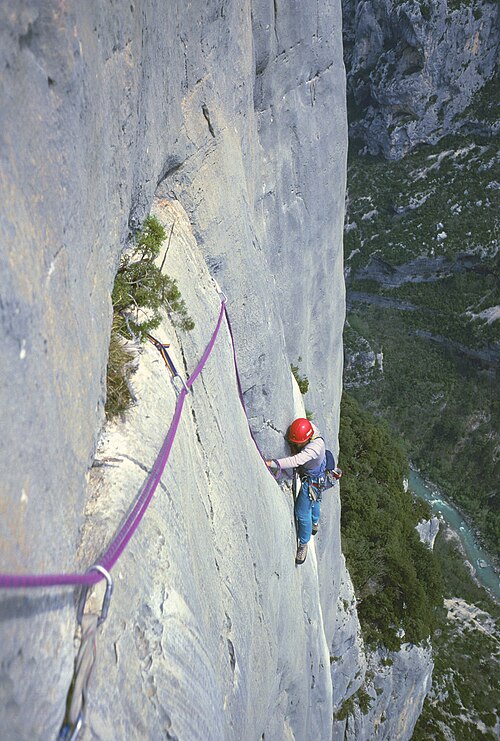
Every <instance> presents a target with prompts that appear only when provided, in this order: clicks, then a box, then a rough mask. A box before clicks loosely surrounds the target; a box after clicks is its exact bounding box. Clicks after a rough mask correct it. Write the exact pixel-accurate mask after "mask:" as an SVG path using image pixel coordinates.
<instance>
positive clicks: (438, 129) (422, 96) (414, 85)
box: [342, 0, 499, 159]
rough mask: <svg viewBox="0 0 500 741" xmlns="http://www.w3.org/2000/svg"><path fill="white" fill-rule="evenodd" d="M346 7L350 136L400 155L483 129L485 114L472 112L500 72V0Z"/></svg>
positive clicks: (373, 2) (352, 0) (385, 1)
mask: <svg viewBox="0 0 500 741" xmlns="http://www.w3.org/2000/svg"><path fill="white" fill-rule="evenodd" d="M342 5H343V15H344V42H345V47H346V65H347V70H348V90H349V95H350V99H351V114H352V120H351V125H350V135H351V137H352V138H353V139H357V140H360V141H361V142H363V143H364V145H365V148H366V151H367V152H368V153H370V154H378V153H381V154H383V155H384V156H385V157H388V158H389V159H399V158H400V157H402V156H404V154H405V153H406V152H408V151H409V150H411V149H412V148H413V147H414V146H415V145H416V144H419V143H420V142H430V143H436V142H437V141H438V140H439V139H440V138H441V137H443V136H445V135H447V134H450V133H453V132H457V131H459V130H461V129H463V128H465V129H467V128H469V129H470V128H474V129H477V127H481V125H482V124H481V121H482V119H481V116H482V111H481V110H467V109H468V107H469V106H470V104H471V102H472V98H473V96H474V94H475V93H476V92H477V91H478V90H480V89H481V88H482V87H483V86H484V85H485V83H486V82H487V81H488V80H490V79H491V78H492V76H493V75H494V73H495V68H496V63H497V59H498V38H499V37H498V4H497V3H493V2H478V3H474V4H470V3H469V4H467V3H463V4H460V5H459V7H450V5H451V3H450V2H448V0H439V1H438V2H428V3H427V2H416V1H415V0H404V2H399V0H398V2H395V1H394V0H367V1H366V2H365V1H363V2H357V0H343V3H342ZM493 96H494V93H493Z"/></svg>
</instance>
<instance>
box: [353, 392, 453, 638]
mask: <svg viewBox="0 0 500 741" xmlns="http://www.w3.org/2000/svg"><path fill="white" fill-rule="evenodd" d="M340 451H341V453H340V461H339V462H340V465H341V467H342V468H343V469H344V476H343V478H342V488H341V495H342V520H341V528H342V549H343V552H344V554H345V557H346V560H347V565H348V568H349V572H350V574H351V577H352V580H353V583H354V587H355V590H356V595H357V597H358V600H359V602H358V615H359V617H360V621H361V625H362V628H363V632H364V635H365V637H366V639H367V640H368V642H370V643H373V644H379V643H380V644H382V645H385V646H386V647H387V648H390V649H393V650H397V649H398V648H399V646H400V643H401V638H400V637H399V635H398V631H399V630H400V629H401V628H402V629H403V630H404V633H405V640H406V641H410V642H413V643H418V642H419V641H422V640H423V639H424V638H426V637H427V636H429V635H430V633H431V631H432V629H433V626H434V620H435V612H436V607H437V606H439V605H440V604H441V589H442V584H441V576H440V572H439V569H438V567H437V564H436V561H435V558H434V556H433V554H432V552H431V551H429V549H428V548H426V546H425V545H424V544H423V543H421V542H420V539H419V536H418V533H417V532H416V530H415V525H416V524H417V522H418V516H417V513H416V512H415V509H414V506H413V502H412V499H411V496H410V495H409V494H408V493H405V491H404V489H403V479H404V478H405V477H406V475H407V462H406V458H405V454H404V451H403V449H402V448H401V446H400V445H398V444H397V443H396V441H395V439H394V438H393V436H392V435H391V433H390V431H389V429H388V427H387V426H386V425H385V424H383V423H381V422H378V421H377V420H375V418H374V417H373V416H372V415H370V414H368V413H367V412H364V411H362V410H361V408H360V407H359V405H358V404H357V403H356V401H355V400H354V399H353V398H352V397H351V396H349V395H348V394H344V396H343V398H342V406H341V425H340Z"/></svg>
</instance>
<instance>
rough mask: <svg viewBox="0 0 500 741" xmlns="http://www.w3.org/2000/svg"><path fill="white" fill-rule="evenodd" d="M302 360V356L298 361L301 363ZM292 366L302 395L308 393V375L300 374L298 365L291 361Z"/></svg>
mask: <svg viewBox="0 0 500 741" xmlns="http://www.w3.org/2000/svg"><path fill="white" fill-rule="evenodd" d="M301 360H302V358H299V360H298V362H299V363H300V361H301ZM290 368H291V369H292V373H293V377H294V378H295V380H296V381H297V385H298V387H299V391H300V393H301V394H302V395H304V394H307V392H308V391H309V379H308V378H307V376H301V375H300V373H299V366H298V365H294V364H293V363H290Z"/></svg>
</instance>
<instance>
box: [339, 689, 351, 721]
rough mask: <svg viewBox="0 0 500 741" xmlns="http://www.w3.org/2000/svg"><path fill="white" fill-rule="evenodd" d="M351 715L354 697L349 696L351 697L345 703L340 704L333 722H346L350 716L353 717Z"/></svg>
mask: <svg viewBox="0 0 500 741" xmlns="http://www.w3.org/2000/svg"><path fill="white" fill-rule="evenodd" d="M353 713H354V695H351V697H349V698H348V699H347V700H346V701H345V702H343V703H342V706H341V707H340V709H339V710H338V712H337V713H336V715H335V720H346V719H347V718H348V717H349V716H350V715H353Z"/></svg>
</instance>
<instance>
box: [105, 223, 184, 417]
mask: <svg viewBox="0 0 500 741" xmlns="http://www.w3.org/2000/svg"><path fill="white" fill-rule="evenodd" d="M164 239H165V230H164V229H163V226H162V225H161V223H160V222H159V221H158V219H157V218H156V217H155V216H148V217H147V219H146V220H145V221H144V224H143V227H142V229H141V230H140V231H139V233H138V234H137V235H136V238H135V243H134V246H133V247H132V249H130V250H128V251H127V252H126V253H124V255H123V256H122V258H121V261H120V267H119V268H118V272H117V274H116V278H115V284H114V286H113V293H112V302H113V324H112V328H111V338H110V348H109V359H108V371H107V397H106V416H107V417H108V419H111V418H113V417H115V416H116V415H118V414H121V413H123V412H124V411H125V410H126V409H128V407H129V406H130V404H131V402H132V395H131V392H130V386H129V379H130V375H131V373H132V372H133V366H132V359H133V355H132V353H131V351H130V350H129V349H127V348H126V346H125V344H124V343H125V340H127V339H138V340H139V341H145V340H146V338H147V334H148V332H151V331H152V330H154V329H156V327H158V326H159V324H160V322H161V319H162V313H161V312H162V310H166V311H167V313H168V314H169V315H170V317H171V321H172V323H173V324H174V326H177V327H179V328H181V329H184V330H186V331H189V330H191V329H193V328H194V322H193V320H192V319H191V317H190V316H189V315H188V312H187V309H186V305H185V303H184V300H183V299H182V297H181V294H180V291H179V289H178V287H177V283H176V281H175V280H174V279H173V278H171V277H170V276H168V275H165V274H163V273H162V271H161V268H159V267H158V266H157V265H156V263H155V260H156V259H157V258H158V257H159V254H160V248H161V244H162V242H163V241H164Z"/></svg>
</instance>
